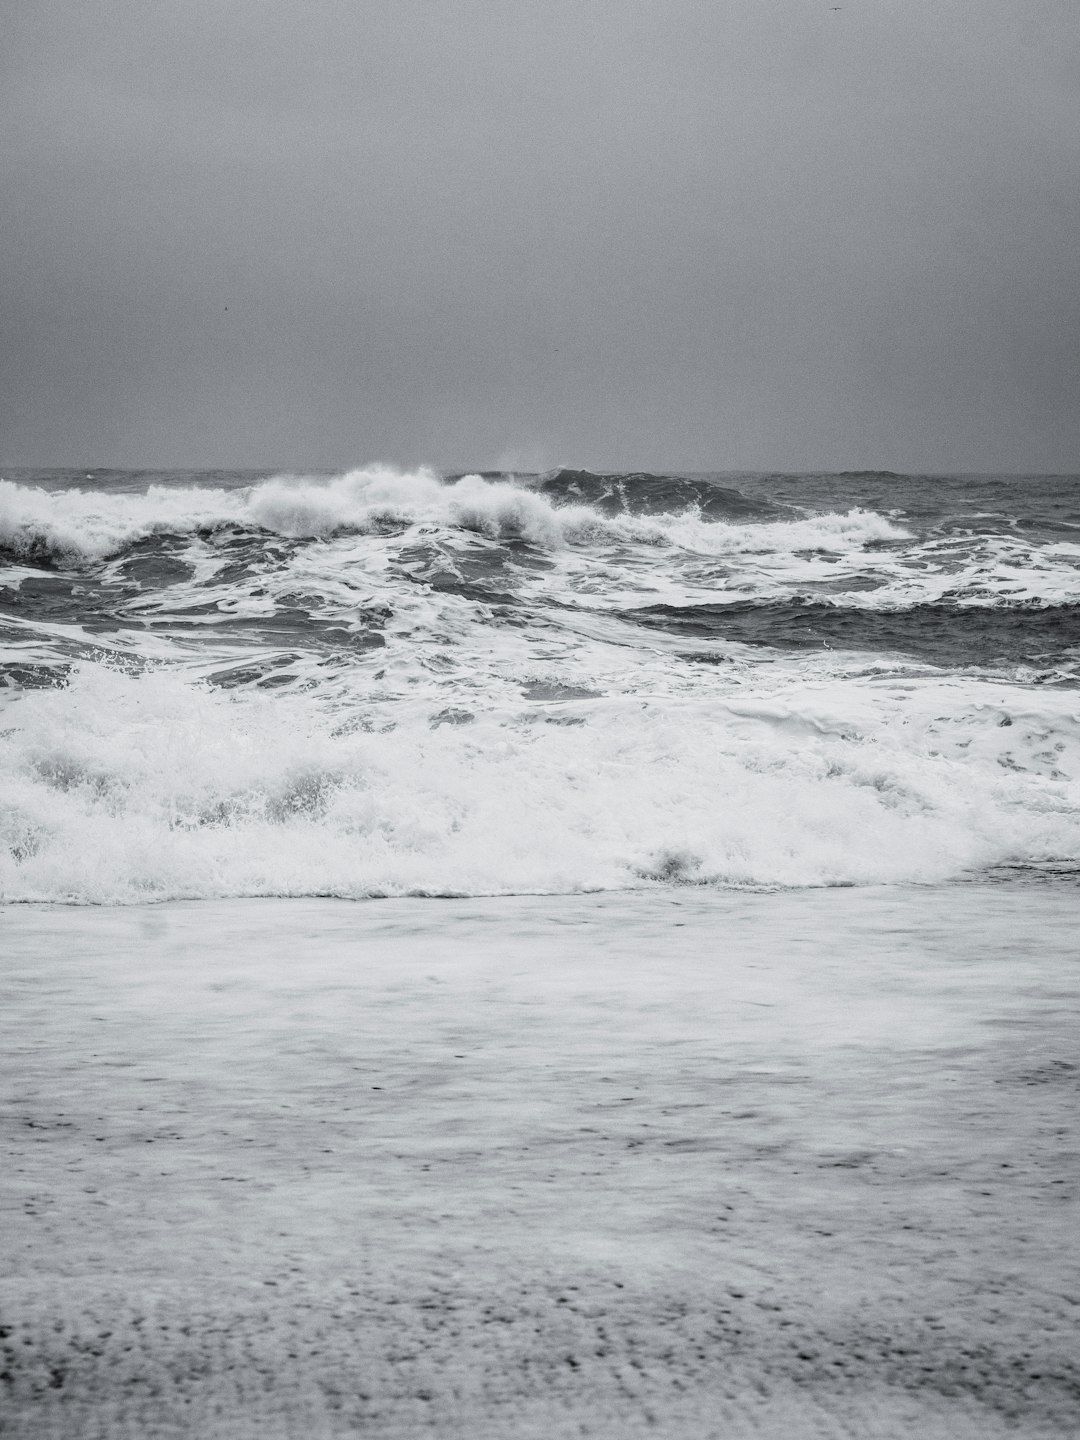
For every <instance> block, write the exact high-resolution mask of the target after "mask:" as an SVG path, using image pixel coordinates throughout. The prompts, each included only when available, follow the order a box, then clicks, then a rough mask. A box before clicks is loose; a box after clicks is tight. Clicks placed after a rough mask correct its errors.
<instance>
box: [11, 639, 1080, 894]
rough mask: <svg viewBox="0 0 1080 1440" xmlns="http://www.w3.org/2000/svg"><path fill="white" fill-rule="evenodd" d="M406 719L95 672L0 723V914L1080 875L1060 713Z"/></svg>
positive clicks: (573, 710) (512, 712)
mask: <svg viewBox="0 0 1080 1440" xmlns="http://www.w3.org/2000/svg"><path fill="white" fill-rule="evenodd" d="M397 713H398V716H399V718H398V722H397V723H396V724H394V725H392V726H391V725H385V726H382V727H381V728H380V727H378V726H371V727H370V728H365V726H363V725H362V724H358V723H355V720H354V721H350V722H347V723H343V722H342V718H341V717H340V716H335V714H334V713H333V711H332V710H331V709H328V708H327V707H325V706H322V705H320V704H319V703H317V702H316V701H315V700H314V699H313V698H312V697H311V696H309V695H305V694H293V695H282V694H274V695H270V694H266V693H259V692H242V693H235V692H234V693H229V692H223V691H221V690H215V689H213V688H212V687H209V686H207V685H205V684H202V683H199V682H195V681H192V680H190V679H185V678H184V677H182V676H181V675H179V674H177V673H175V672H172V671H167V670H160V671H153V670H151V671H148V672H146V673H143V674H141V675H138V676H136V675H129V674H125V673H122V672H120V671H118V670H115V669H111V668H109V667H107V666H104V665H100V664H84V665H82V666H80V667H79V668H78V669H77V670H76V671H75V672H74V673H73V675H72V676H71V678H70V680H69V682H68V683H67V684H66V685H64V686H62V687H58V688H54V689H45V690H38V691H33V692H27V693H25V694H23V695H22V696H21V698H20V699H19V700H18V701H16V702H15V703H14V704H12V705H11V706H9V708H8V709H7V711H6V714H5V717H4V728H3V732H2V734H0V790H2V793H3V796H4V806H3V810H2V812H0V898H2V899H4V900H7V901H16V900H23V901H31V900H32V901H42V900H47V901H68V902H77V903H110V902H121V903H124V902H136V901H146V900H156V899H167V898H177V897H200V896H206V897H209V896H217V897H221V896H241V895H316V894H317V895H340V896H353V897H365V896H382V895H401V894H414V895H433V894H499V893H522V892H571V891H583V890H594V889H620V888H628V887H640V886H643V885H644V886H648V885H651V884H656V883H672V882H675V883H689V884H696V883H711V884H723V885H736V886H739V885H750V886H790V885H837V884H866V883H877V882H894V881H935V880H941V879H945V878H948V877H952V876H956V875H957V874H960V873H962V872H965V871H970V870H976V869H980V868H984V867H988V866H995V865H1002V864H1009V863H1015V862H1020V861H1022V862H1024V863H1028V864H1031V863H1035V864H1038V863H1042V862H1048V861H1057V862H1061V861H1064V862H1067V863H1076V862H1080V714H1078V712H1077V703H1076V697H1075V695H1074V694H1072V693H1069V692H1043V693H1037V692H1036V693H1033V692H1032V691H1030V690H1027V689H1024V688H1021V687H1013V686H1008V685H1004V684H994V683H991V682H984V681H970V680H969V681H961V680H958V679H940V680H927V681H925V682H923V683H916V682H909V683H906V684H896V683H891V684H889V683H875V682H873V681H869V680H867V681H852V680H848V681H845V682H843V683H840V682H837V683H834V684H832V685H829V684H821V685H816V686H815V685H802V686H799V685H792V686H789V687H788V688H787V689H784V690H780V691H777V692H775V693H772V694H771V695H768V696H758V697H754V696H752V695H747V696H745V697H743V698H740V697H738V696H727V697H725V698H722V699H721V698H709V697H706V698H691V699H672V698H667V699H664V700H650V699H648V698H635V697H632V696H619V697H608V698H604V697H596V698H581V699H576V700H573V701H568V702H566V703H565V704H562V705H560V706H558V707H555V709H554V710H553V709H552V708H551V707H547V708H545V707H543V706H537V705H534V706H530V705H528V704H527V703H524V702H523V703H521V704H520V705H518V706H516V707H508V706H505V705H503V706H500V707H492V708H488V709H486V710H485V709H483V708H479V709H478V710H477V711H476V712H475V713H472V714H466V715H455V716H452V717H450V723H440V717H439V716H438V715H434V714H433V713H432V711H431V707H430V705H428V704H425V703H421V702H416V703H413V704H409V703H406V702H403V703H402V704H401V705H400V706H399V707H398V712H397ZM441 718H442V719H443V720H445V718H446V717H445V716H444V717H441Z"/></svg>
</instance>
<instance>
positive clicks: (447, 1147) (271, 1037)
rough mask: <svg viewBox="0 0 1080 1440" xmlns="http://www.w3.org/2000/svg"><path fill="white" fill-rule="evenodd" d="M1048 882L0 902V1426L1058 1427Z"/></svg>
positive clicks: (1065, 1321) (127, 1430)
mask: <svg viewBox="0 0 1080 1440" xmlns="http://www.w3.org/2000/svg"><path fill="white" fill-rule="evenodd" d="M1077 911H1078V906H1077V893H1076V890H1075V889H1074V888H1069V887H1066V886H1064V885H1060V886H1051V885H1047V886H1041V887H1040V886H1021V885H1000V886H996V887H995V886H975V885H972V886H958V887H953V888H951V889H944V888H942V889H923V890H908V891H889V890H840V891H820V892H803V893H791V894H778V895H741V896H740V895H730V894H729V895H723V894H714V893H707V892H697V891H692V890H691V891H684V892H653V893H652V894H636V895H630V896H626V895H623V896H618V895H607V896H594V897H580V898H577V899H570V900H567V899H544V898H537V899H508V900H492V901H481V900H472V901H428V902H425V901H394V902H381V903H372V904H349V903H346V902H336V901H249V902H243V901H239V902H227V903H198V904H170V905H167V906H161V907H156V908H149V909H134V908H133V909H102V910H76V909H61V908H47V907H40V908H35V907H18V908H9V909H7V910H6V911H3V912H0V947H2V955H3V963H2V966H0V1070H2V1075H3V1110H2V1143H3V1150H2V1159H0V1233H2V1266H3V1268H2V1288H0V1320H2V1325H0V1333H2V1342H0V1344H2V1352H0V1358H2V1367H0V1368H2V1378H0V1434H2V1435H3V1436H4V1437H12V1440H31V1437H33V1440H53V1437H63V1440H122V1437H123V1440H126V1437H131V1440H136V1437H137V1440H158V1437H162V1440H165V1437H170V1440H171V1437H192V1440H195V1437H197V1440H249V1437H250V1440H255V1437H259V1440H277V1437H288V1440H292V1437H300V1440H323V1437H337V1436H350V1435H363V1436H371V1437H413V1436H429V1435H430V1436H445V1437H454V1440H457V1437H461V1440H465V1437H468V1440H487V1437H492V1440H496V1437H507V1440H510V1437H534V1436H537V1437H539V1436H543V1437H545V1440H561V1437H564V1436H584V1435H592V1436H597V1437H604V1440H621V1437H624V1436H636V1435H659V1436H663V1437H671V1440H683V1437H686V1440H704V1437H715V1440H738V1437H742V1436H745V1437H752V1436H753V1437H757V1436H761V1437H777V1440H779V1437H785V1440H787V1437H802V1436H806V1437H833V1436H836V1437H839V1436H846V1437H891V1436H896V1437H901V1436H904V1437H906V1436H912V1437H916V1436H917V1437H920V1440H922V1437H929V1440H939V1437H940V1440H946V1437H948V1440H967V1437H971V1440H976V1437H979V1440H982V1437H996V1436H1006V1435H1012V1436H1024V1437H1027V1436H1031V1437H1043V1436H1045V1437H1051V1436H1053V1437H1063V1436H1073V1435H1080V1342H1078V1334H1080V1254H1078V1245H1077V1238H1076V1237H1077V1236H1078V1235H1080V1215H1078V1213H1077V1212H1078V1206H1077V1195H1078V1188H1080V1187H1078V1178H1080V1162H1078V1150H1080V1147H1078V1134H1080V1119H1078V1109H1080V1106H1078V1102H1080V1068H1078V1065H1080V1039H1078V1028H1077V1023H1076V1016H1077V1000H1078V998H1080V963H1078V960H1077V943H1076V940H1075V938H1074V936H1075V921H1076V916H1077Z"/></svg>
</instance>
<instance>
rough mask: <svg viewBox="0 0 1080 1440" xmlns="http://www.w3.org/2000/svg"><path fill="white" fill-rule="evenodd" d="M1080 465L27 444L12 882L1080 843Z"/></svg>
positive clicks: (157, 886)
mask: <svg viewBox="0 0 1080 1440" xmlns="http://www.w3.org/2000/svg"><path fill="white" fill-rule="evenodd" d="M1078 484H1080V481H1077V480H1076V479H1074V478H1068V477H1066V478H1061V477H1050V478H1046V477H1043V478H1039V477H965V478H956V477H952V478H950V477H940V478H930V477H909V476H895V475H878V474H874V475H843V476H821V475H806V476H762V475H739V476H730V475H726V476H719V475H642V474H613V475H596V474H592V473H589V472H584V471H570V470H560V471H556V472H553V473H549V474H544V475H508V474H486V475H475V474H473V475H463V476H447V475H440V474H436V473H434V472H432V471H428V470H419V471H415V472H402V471H397V470H393V469H389V468H385V467H369V468H366V469H361V470H356V471H352V472H350V473H348V474H343V475H336V476H322V477H318V476H264V475H254V474H247V473H235V472H229V473H220V472H214V473H202V472H198V473H197V472H174V473H168V474H153V473H135V472H111V471H110V472H106V471H95V472H90V473H85V472H82V473H80V472H72V471H34V472H13V471H8V472H7V474H6V478H4V479H3V480H2V481H0V640H2V649H0V677H2V679H3V681H4V685H3V688H2V689H0V897H2V898H3V899H4V900H6V901H63V902H67V903H97V904H101V903H131V902H144V901H162V900H169V899H178V898H199V897H202V898H209V897H216V898H224V897H229V896H255V895H263V896H304V895H326V896H340V897H349V898H364V897H373V896H393V895H416V896H451V895H456V896H479V895H505V894H520V893H548V894H555V895H557V894H570V893H574V892H585V891H606V890H627V889H640V888H646V889H648V888H652V887H660V888H667V887H671V886H683V885H688V884H693V885H705V886H711V887H720V888H724V887H746V886H749V887H792V886H795V887H800V886H822V885H824V886H836V885H863V884H880V883H904V882H915V883H928V882H933V883H940V882H952V881H963V880H964V879H965V878H970V877H972V876H988V875H993V876H998V877H1001V876H1008V875H1017V874H1030V873H1033V872H1042V873H1044V874H1047V873H1055V874H1066V875H1068V874H1072V873H1074V872H1075V868H1076V866H1077V863H1078V862H1080V805H1078V801H1080V695H1078V690H1077V683H1078V677H1080V603H1078V599H1077V587H1078V581H1080V501H1078V499H1077V486H1078Z"/></svg>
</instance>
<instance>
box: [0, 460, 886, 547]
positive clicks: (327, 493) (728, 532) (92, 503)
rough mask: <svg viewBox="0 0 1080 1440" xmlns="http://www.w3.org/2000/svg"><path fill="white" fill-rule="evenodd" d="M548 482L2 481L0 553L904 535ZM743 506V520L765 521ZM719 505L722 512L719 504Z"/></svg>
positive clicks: (745, 543)
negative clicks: (718, 512)
mask: <svg viewBox="0 0 1080 1440" xmlns="http://www.w3.org/2000/svg"><path fill="white" fill-rule="evenodd" d="M565 473H567V472H564V475H565ZM579 473H583V472H579ZM594 478H600V479H603V478H604V477H594ZM633 478H635V477H631V479H633ZM637 478H645V479H648V478H649V477H637ZM547 483H548V482H546V481H543V482H540V484H539V486H536V485H530V484H528V483H526V484H519V483H516V482H514V481H512V480H505V479H503V480H489V479H484V478H483V477H482V476H480V475H466V476H462V477H460V478H459V479H457V480H453V481H450V482H445V481H443V480H441V479H440V477H439V476H438V475H436V474H435V473H434V472H433V471H430V470H423V469H422V470H417V471H413V472H402V471H398V470H393V469H389V468H385V467H368V468H365V469H361V470H353V471H350V472H349V473H348V474H345V475H342V476H339V477H337V478H335V479H331V480H312V479H305V478H302V477H289V476H281V477H277V478H274V479H271V480H266V481H264V482H262V483H260V484H256V485H253V486H250V487H248V488H245V489H239V490H224V489H212V488H205V487H199V486H188V487H175V486H162V485H151V486H149V488H148V489H146V490H145V491H144V492H142V493H134V494H132V493H116V492H105V491H93V490H83V489H71V490H61V491H58V492H48V491H45V490H42V489H37V488H35V487H33V486H25V485H19V484H16V483H14V482H12V481H0V551H3V552H6V553H7V554H8V555H9V556H12V557H15V558H18V559H22V560H26V561H30V562H32V563H35V564H38V565H43V566H49V565H56V564H75V565H78V564H85V563H92V562H99V561H102V560H104V559H106V558H108V557H110V556H113V555H116V554H119V553H121V552H122V551H124V550H126V549H128V548H130V547H131V546H132V545H135V544H137V543H138V542H139V541H142V540H145V539H147V538H148V537H151V536H182V535H196V534H210V533H213V532H215V531H220V530H228V529H238V530H241V531H245V532H249V533H269V534H272V535H276V536H281V537H284V538H286V539H289V540H296V541H302V540H328V539H331V538H333V537H335V536H339V535H347V534H365V533H375V534H384V533H386V532H387V530H388V529H390V530H393V529H394V528H395V527H397V528H401V529H405V528H408V527H410V526H416V525H420V526H423V525H437V526H444V527H449V528H451V529H457V530H463V531H467V532H472V533H475V534H478V535H481V536H484V537H487V538H489V539H520V540H525V541H527V542H529V543H531V544H533V545H536V546H539V547H542V548H547V549H558V548H561V547H565V546H572V545H582V544H589V543H597V544H618V543H623V544H644V545H656V546H676V547H680V548H682V549H686V550H689V551H695V552H700V553H702V554H707V555H724V554H752V553H758V552H760V553H767V552H769V551H773V550H777V549H784V550H787V549H795V550H815V549H835V548H851V547H861V546H864V545H868V544H874V543H880V542H890V541H895V540H900V539H903V538H905V537H907V535H908V532H907V531H906V530H904V529H903V528H902V527H901V526H899V525H897V524H895V523H894V522H893V521H891V520H888V519H886V518H885V517H884V516H881V515H877V514H875V513H873V512H871V511H864V510H859V509H854V510H850V511H848V512H847V513H846V514H843V515H840V514H833V515H821V516H811V517H806V516H803V517H795V518H790V519H785V520H776V519H774V520H771V521H769V520H756V521H755V520H746V521H744V522H741V523H724V522H723V521H721V520H719V519H716V518H710V516H712V515H713V511H712V510H711V509H710V508H709V503H708V502H707V500H702V498H701V495H700V494H699V489H700V487H698V488H697V489H694V490H693V491H692V492H690V491H686V490H685V489H679V488H678V487H676V491H675V492H673V493H672V494H670V495H668V496H667V497H666V498H664V497H661V499H663V500H664V503H671V504H673V505H675V506H676V507H677V508H676V509H675V510H673V511H671V512H661V511H659V510H658V511H657V512H656V513H654V514H651V515H638V514H631V513H629V512H626V513H620V514H613V513H607V512H608V511H610V510H611V508H612V507H611V506H610V505H608V504H606V502H605V503H604V504H600V499H601V498H602V497H594V498H595V499H597V502H598V503H597V504H593V503H571V498H570V497H571V496H572V494H573V493H574V492H573V490H572V487H571V486H570V485H569V484H564V485H562V488H561V489H558V487H556V491H553V492H552V494H553V495H554V497H555V498H554V499H553V498H552V495H549V494H548V493H546V492H545V488H544V487H545V485H546V484H547ZM552 483H554V482H552ZM574 483H577V482H576V481H575V482H574ZM727 493H728V494H729V495H730V494H731V493H734V492H727ZM695 495H696V496H697V497H698V498H697V499H695V498H694V496H695ZM556 502H557V503H556ZM658 503H659V502H658ZM747 503H748V506H749V508H750V510H752V511H753V513H755V514H758V513H764V512H763V511H762V507H757V509H756V510H754V509H753V507H752V506H750V502H747ZM723 505H724V506H727V507H728V511H730V505H729V504H728V501H727V500H725V501H724V502H723ZM772 508H773V509H774V510H775V508H776V507H772ZM748 513H749V511H748ZM703 515H704V518H703Z"/></svg>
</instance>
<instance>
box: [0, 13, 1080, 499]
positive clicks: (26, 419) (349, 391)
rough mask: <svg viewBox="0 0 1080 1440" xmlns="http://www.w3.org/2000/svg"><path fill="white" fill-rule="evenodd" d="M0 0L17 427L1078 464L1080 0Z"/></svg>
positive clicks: (729, 464) (170, 435) (2, 354)
mask: <svg viewBox="0 0 1080 1440" xmlns="http://www.w3.org/2000/svg"><path fill="white" fill-rule="evenodd" d="M839 5H840V8H834V4H833V0H531V3H520V0H486V3H485V0H3V3H2V4H0V18H2V37H0V57H2V58H0V71H2V73H0V122H2V126H3V136H2V141H0V181H2V197H0V286H2V288H0V324H2V334H0V460H2V461H3V462H4V463H7V464H9V465H14V464H60V463H65V462H72V463H78V464H86V465H161V466H169V465H275V466H276V465H280V466H290V467H312V468H335V467H339V466H347V465H351V464H356V463H360V462H364V461H368V460H376V459H381V460H389V461H394V462H397V463H401V464H413V463H416V462H419V461H427V462H430V463H432V464H436V465H439V464H444V465H475V466H490V465H494V464H497V463H504V464H510V465H514V464H516V465H519V466H524V465H531V466H547V465H554V464H558V463H567V464H571V463H574V464H581V465H588V466H593V467H605V466H619V467H649V468H665V467H666V468H673V469H677V468H695V469H725V468H757V469H771V468H781V469H789V470H790V469H800V468H815V467H820V468H856V467H863V466H867V467H875V468H889V469H914V470H934V469H945V470H972V469H975V470H978V469H993V470H999V471H1000V470H1040V469H1043V470H1072V469H1077V468H1080V5H1078V3H1077V0H839Z"/></svg>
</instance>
